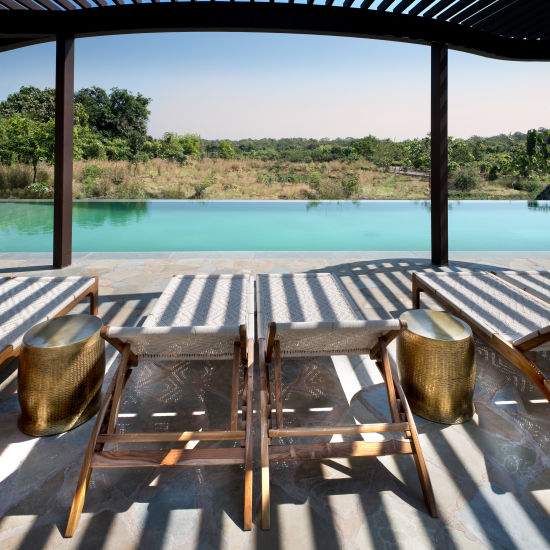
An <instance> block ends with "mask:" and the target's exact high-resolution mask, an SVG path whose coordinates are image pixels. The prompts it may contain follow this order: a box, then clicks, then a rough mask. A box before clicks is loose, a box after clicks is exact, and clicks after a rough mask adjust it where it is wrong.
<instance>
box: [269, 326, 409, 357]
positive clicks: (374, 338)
mask: <svg viewBox="0 0 550 550" xmlns="http://www.w3.org/2000/svg"><path fill="white" fill-rule="evenodd" d="M398 330H401V323H400V321H399V319H384V320H373V321H365V320H359V321H340V322H318V323H311V322H310V323H277V325H276V333H275V339H276V340H279V342H280V346H281V356H283V357H315V356H318V357H322V356H328V355H363V354H367V353H369V352H370V350H371V349H372V348H373V347H374V346H375V345H376V344H377V342H378V339H379V338H381V337H383V336H385V335H386V334H388V333H389V332H393V331H398Z"/></svg>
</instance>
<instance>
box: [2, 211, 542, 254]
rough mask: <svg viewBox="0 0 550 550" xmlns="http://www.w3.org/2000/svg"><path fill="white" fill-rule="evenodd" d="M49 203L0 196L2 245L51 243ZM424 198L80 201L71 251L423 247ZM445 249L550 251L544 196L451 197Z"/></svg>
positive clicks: (47, 247)
mask: <svg viewBox="0 0 550 550" xmlns="http://www.w3.org/2000/svg"><path fill="white" fill-rule="evenodd" d="M52 228H53V203H52V202H51V201H10V200H5V201H0V251H2V252H48V251H51V250H52V240H53V239H52V235H53V229H52ZM429 249H430V203H429V202H427V201H357V202H355V201H354V202H352V201H320V202H307V201H76V202H75V203H74V204H73V250H74V251H76V252H133V251H209V250H211V251H214V250H220V251H223V250H243V251H250V250H258V251H281V250H289V251H292V250H294V251H297V250H312V251H315V250H335V251H337V250H419V251H421V250H429ZM449 249H450V250H455V251H459V250H525V251H528V250H550V202H548V201H538V202H526V201H451V202H450V203H449Z"/></svg>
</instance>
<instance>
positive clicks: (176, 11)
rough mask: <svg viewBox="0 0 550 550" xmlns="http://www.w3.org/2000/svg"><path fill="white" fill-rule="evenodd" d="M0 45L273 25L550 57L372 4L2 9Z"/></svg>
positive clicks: (525, 44)
mask: <svg viewBox="0 0 550 550" xmlns="http://www.w3.org/2000/svg"><path fill="white" fill-rule="evenodd" d="M0 21H1V22H2V29H1V30H0V51H7V50H12V49H16V48H20V47H23V46H28V45H32V44H39V43H44V42H49V41H52V40H55V38H56V36H58V35H60V36H74V37H75V38H81V37H90V36H103V35H115V34H132V33H155V32H192V31H228V32H237V31H240V32H268V33H292V34H316V35H332V36H348V37H358V38H374V39H383V40H392V41H400V42H410V43H415V44H428V45H429V44H441V45H446V46H448V47H449V48H450V49H453V50H459V51H464V52H468V53H473V54H477V55H482V56H485V57H493V58H498V59H508V60H522V61H550V40H548V39H537V40H528V39H525V38H521V39H520V38H507V37H502V36H497V35H495V34H492V33H489V32H487V31H485V30H480V29H479V28H474V27H470V26H468V25H463V24H457V23H453V22H450V21H446V20H438V19H431V18H427V17H414V16H411V15H405V14H398V13H392V12H384V11H376V10H370V9H346V8H344V7H336V6H326V5H325V6H322V5H305V4H283V3H256V2H204V3H203V2H185V3H183V2H177V3H155V4H135V5H134V4H125V5H117V6H104V7H96V8H93V9H75V10H70V11H47V10H2V11H0Z"/></svg>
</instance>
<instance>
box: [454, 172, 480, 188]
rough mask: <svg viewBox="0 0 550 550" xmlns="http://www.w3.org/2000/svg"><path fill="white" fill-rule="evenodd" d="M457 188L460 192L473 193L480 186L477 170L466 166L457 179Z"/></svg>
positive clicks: (457, 175)
mask: <svg viewBox="0 0 550 550" xmlns="http://www.w3.org/2000/svg"><path fill="white" fill-rule="evenodd" d="M454 184H455V188H456V189H458V190H459V191H472V190H473V189H476V187H477V186H478V185H479V177H478V173H477V170H476V169H475V168H474V167H473V166H466V167H464V168H460V170H458V172H457V174H456V177H455V181H454Z"/></svg>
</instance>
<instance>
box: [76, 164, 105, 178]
mask: <svg viewBox="0 0 550 550" xmlns="http://www.w3.org/2000/svg"><path fill="white" fill-rule="evenodd" d="M103 172H104V170H103V168H101V166H98V165H97V164H88V165H87V166H84V168H82V172H81V174H80V180H81V181H84V180H85V179H87V178H99V176H101V175H102V174H103Z"/></svg>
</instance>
